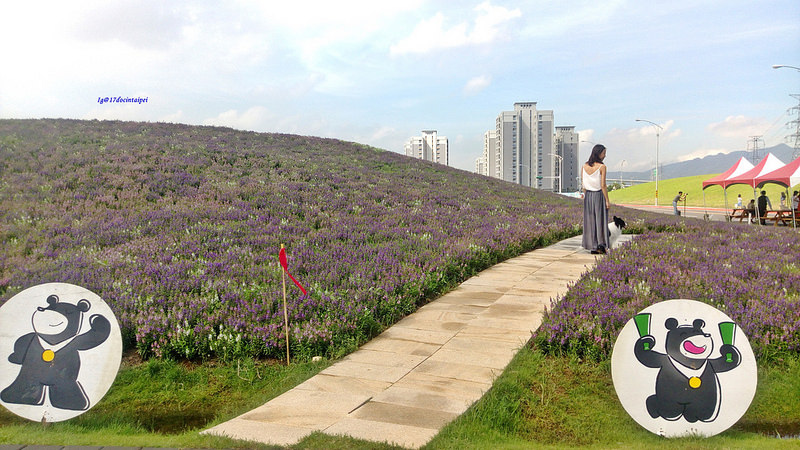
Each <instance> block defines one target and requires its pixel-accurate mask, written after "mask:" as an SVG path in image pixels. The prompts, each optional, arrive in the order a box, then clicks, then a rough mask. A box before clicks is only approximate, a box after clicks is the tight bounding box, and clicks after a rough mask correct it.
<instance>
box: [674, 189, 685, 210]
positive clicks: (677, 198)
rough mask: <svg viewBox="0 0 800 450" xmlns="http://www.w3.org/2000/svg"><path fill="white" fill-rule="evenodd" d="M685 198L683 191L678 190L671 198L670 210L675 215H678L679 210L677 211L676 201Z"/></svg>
mask: <svg viewBox="0 0 800 450" xmlns="http://www.w3.org/2000/svg"><path fill="white" fill-rule="evenodd" d="M682 200H686V196H685V195H683V191H678V195H676V196H675V198H673V199H672V210H673V212H674V214H675V215H676V216H680V215H681V212H680V211H678V202H680V201H682Z"/></svg>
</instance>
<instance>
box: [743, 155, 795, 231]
mask: <svg viewBox="0 0 800 450" xmlns="http://www.w3.org/2000/svg"><path fill="white" fill-rule="evenodd" d="M754 181H755V184H756V187H759V188H760V187H762V186H764V185H765V184H767V183H775V184H779V185H781V186H783V187H785V188H786V198H788V199H789V201H790V202H791V198H792V196H791V195H789V188H791V187H792V186H795V185H797V184H800V158H797V159H795V160H794V161H792V162H790V163H789V164H786V165H785V166H783V167H781V168H779V169H776V170H773V171H772V172H770V173H767V174H764V175H761V176H758V177H756V179H755V180H754ZM789 205H790V207H791V203H790V204H789ZM794 214H797V212H796V211H795V212H794ZM792 224H793V225H794V227H795V228H797V221H796V220H793V221H792Z"/></svg>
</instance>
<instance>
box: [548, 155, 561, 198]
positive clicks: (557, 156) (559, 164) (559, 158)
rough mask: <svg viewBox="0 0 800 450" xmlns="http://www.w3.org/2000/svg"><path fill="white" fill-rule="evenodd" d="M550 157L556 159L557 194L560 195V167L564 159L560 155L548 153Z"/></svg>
mask: <svg viewBox="0 0 800 450" xmlns="http://www.w3.org/2000/svg"><path fill="white" fill-rule="evenodd" d="M548 155H550V156H555V157H556V158H558V193H559V194H560V193H561V166H563V165H564V157H563V156H561V155H556V154H555V153H548Z"/></svg>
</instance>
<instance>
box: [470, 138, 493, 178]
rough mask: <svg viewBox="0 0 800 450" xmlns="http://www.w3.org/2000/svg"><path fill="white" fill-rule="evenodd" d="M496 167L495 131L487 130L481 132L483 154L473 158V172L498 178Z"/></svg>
mask: <svg viewBox="0 0 800 450" xmlns="http://www.w3.org/2000/svg"><path fill="white" fill-rule="evenodd" d="M497 168H498V162H497V132H496V131H495V130H489V131H487V132H486V133H483V155H482V156H480V157H479V158H478V159H476V160H475V172H476V173H479V174H481V175H486V176H490V177H495V178H498V175H497V173H498V172H497V170H498V169H497Z"/></svg>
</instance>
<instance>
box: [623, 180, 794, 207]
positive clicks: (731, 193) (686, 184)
mask: <svg viewBox="0 0 800 450" xmlns="http://www.w3.org/2000/svg"><path fill="white" fill-rule="evenodd" d="M714 176H715V175H713V174H712V175H697V176H691V177H682V178H671V179H669V180H659V182H658V190H659V194H658V204H659V205H672V199H673V198H675V196H676V195H677V194H678V191H682V192H684V193H688V194H689V196H688V197H687V199H686V205H687V206H698V207H702V206H707V207H709V208H712V207H713V208H724V207H725V195H726V194H725V191H723V189H722V188H721V187H719V186H710V187H708V188H706V189H705V190H704V189H703V181H705V180H708V179H709V178H712V177H714ZM609 181H610V182H613V181H614V180H609ZM655 185H656V184H655V182H650V183H643V184H638V185H636V186H631V187H627V188H624V189H618V190H614V191H611V192H609V193H608V197H609V200H611V202H612V203H617V204H628V205H653V204H655V190H656V189H655ZM762 189H763V190H765V191H767V196H768V197H769V198H770V200H771V201H772V205H773V206H774V207H776V208H777V207H778V206H779V205H780V198H781V192H786V189H784V188H783V187H781V186H779V185H777V184H767V185H766V186H764V187H763V188H762ZM762 189H759V190H758V194H759V195H760V193H761V190H762ZM798 189H800V185H798V186H794V187H793V188H792V189H791V190H790V191H789V194H791V193H792V192H794V191H795V190H798ZM739 194H741V195H742V199H743V202H744V204H747V202H749V201H750V199H752V198H755V197H754V196H753V189H752V188H750V187H748V186H746V185H742V184H738V185H735V186H731V187H729V188H728V189H727V199H728V207H732V206H733V205H734V204H735V203H736V197H737V195H739ZM704 195H705V199H704ZM790 198H791V196H790ZM682 204H683V203H681V205H682Z"/></svg>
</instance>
